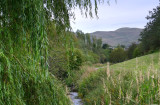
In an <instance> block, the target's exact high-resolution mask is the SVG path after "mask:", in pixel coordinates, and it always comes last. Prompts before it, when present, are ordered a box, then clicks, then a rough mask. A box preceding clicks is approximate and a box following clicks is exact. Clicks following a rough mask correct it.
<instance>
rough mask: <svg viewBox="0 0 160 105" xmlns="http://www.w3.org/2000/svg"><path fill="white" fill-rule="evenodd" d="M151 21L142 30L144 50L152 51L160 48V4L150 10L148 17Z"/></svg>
mask: <svg viewBox="0 0 160 105" xmlns="http://www.w3.org/2000/svg"><path fill="white" fill-rule="evenodd" d="M146 18H147V20H149V22H148V23H147V25H146V26H145V29H144V30H143V31H142V32H141V34H140V36H141V39H140V41H141V43H142V50H143V52H145V53H147V52H152V51H154V50H158V49H159V48H160V6H157V8H155V9H153V11H150V12H149V16H147V17H146Z"/></svg>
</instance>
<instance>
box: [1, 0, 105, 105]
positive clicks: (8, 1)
mask: <svg viewBox="0 0 160 105" xmlns="http://www.w3.org/2000/svg"><path fill="white" fill-rule="evenodd" d="M101 1H103V0H94V2H91V0H1V1H0V90H1V91H0V104H2V105H3V104H5V105H10V104H13V105H14V104H28V105H30V104H37V105H38V104H43V105H45V104H46V103H47V104H52V105H53V104H54V105H57V104H58V105H60V104H68V103H69V100H68V99H67V98H66V96H65V95H64V93H63V94H62V93H60V94H59V93H58V92H63V91H62V90H59V88H56V86H57V85H56V81H54V82H53V79H54V78H53V76H51V74H50V73H49V72H48V70H47V67H48V63H47V54H48V47H47V46H48V40H47V33H46V30H47V24H49V22H50V21H53V22H54V24H55V26H56V29H57V30H59V31H60V29H61V30H69V29H70V21H69V20H70V18H71V17H72V16H73V17H74V13H73V12H72V9H73V8H76V7H78V8H79V9H80V10H81V11H82V12H83V13H85V14H86V16H87V15H89V16H91V17H92V10H93V9H92V3H93V4H94V5H95V6H94V11H95V14H97V10H98V8H97V3H98V2H99V3H100V2H101Z"/></svg>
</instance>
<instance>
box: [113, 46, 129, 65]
mask: <svg viewBox="0 0 160 105" xmlns="http://www.w3.org/2000/svg"><path fill="white" fill-rule="evenodd" d="M126 59H127V54H126V52H125V50H124V49H123V48H121V47H117V48H115V49H114V50H113V51H112V52H111V54H110V62H112V63H118V62H122V61H125V60H126Z"/></svg>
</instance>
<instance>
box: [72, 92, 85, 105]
mask: <svg viewBox="0 0 160 105" xmlns="http://www.w3.org/2000/svg"><path fill="white" fill-rule="evenodd" d="M70 97H71V99H72V102H73V105H83V103H82V99H80V98H79V97H78V93H77V92H70Z"/></svg>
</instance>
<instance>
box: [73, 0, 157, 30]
mask: <svg viewBox="0 0 160 105" xmlns="http://www.w3.org/2000/svg"><path fill="white" fill-rule="evenodd" d="M104 1H106V0H104ZM158 5H159V0H117V3H116V2H115V0H110V5H108V4H107V2H104V4H100V5H99V7H98V17H99V19H97V18H96V16H94V18H92V19H91V18H89V17H88V18H86V17H85V16H84V15H81V12H80V11H79V10H78V9H75V10H73V11H74V12H75V17H76V19H75V20H74V19H71V20H70V21H71V27H72V29H73V31H74V32H75V31H76V30H77V29H79V30H82V31H83V32H85V33H91V32H95V31H113V30H116V29H118V28H122V27H131V28H144V26H145V25H146V24H147V22H148V21H147V19H146V18H145V17H146V16H147V15H148V14H149V11H151V10H153V8H155V7H156V6H158Z"/></svg>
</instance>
